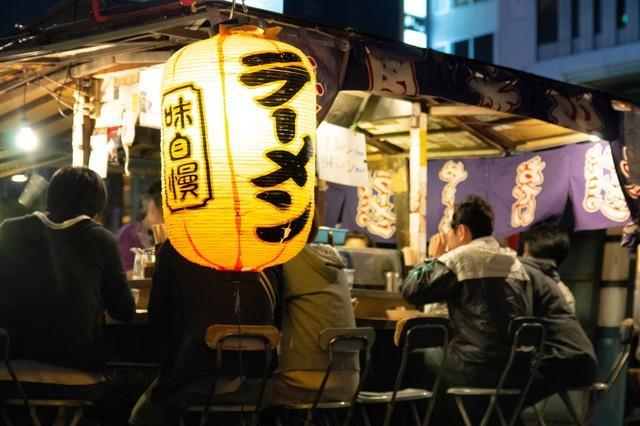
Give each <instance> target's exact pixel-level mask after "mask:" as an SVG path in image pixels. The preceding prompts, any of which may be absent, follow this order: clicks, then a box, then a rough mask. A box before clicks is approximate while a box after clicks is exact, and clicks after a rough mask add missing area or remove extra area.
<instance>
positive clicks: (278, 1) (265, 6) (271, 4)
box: [227, 0, 284, 13]
mask: <svg viewBox="0 0 640 426" xmlns="http://www.w3.org/2000/svg"><path fill="white" fill-rule="evenodd" d="M227 1H229V2H231V1H232V0H227ZM239 4H240V2H238V3H237V4H236V6H237V5H239ZM245 4H246V5H247V6H249V7H255V8H256V9H262V10H269V11H271V12H276V13H283V12H284V0H245Z"/></svg>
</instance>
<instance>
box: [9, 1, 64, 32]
mask: <svg viewBox="0 0 640 426" xmlns="http://www.w3.org/2000/svg"><path fill="white" fill-rule="evenodd" d="M58 1H59V0H29V1H20V0H4V1H3V5H2V13H0V35H6V34H7V33H9V32H11V30H12V29H13V25H14V24H15V23H16V22H20V23H28V22H29V21H31V20H33V19H34V18H37V17H38V16H41V15H44V13H45V12H46V10H47V8H49V7H51V6H52V5H54V4H56V3H57V2H58Z"/></svg>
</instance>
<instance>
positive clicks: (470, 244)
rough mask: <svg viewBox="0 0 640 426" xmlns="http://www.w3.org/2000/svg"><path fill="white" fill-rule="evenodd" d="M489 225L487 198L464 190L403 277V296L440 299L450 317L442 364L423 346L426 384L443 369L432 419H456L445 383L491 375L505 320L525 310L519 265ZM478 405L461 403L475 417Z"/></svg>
mask: <svg viewBox="0 0 640 426" xmlns="http://www.w3.org/2000/svg"><path fill="white" fill-rule="evenodd" d="M492 232H493V211H492V209H491V207H490V206H489V204H488V203H487V202H486V201H485V200H484V199H482V198H481V197H478V196H470V197H466V198H464V199H463V200H461V202H460V203H458V204H456V206H455V209H454V213H453V218H452V220H451V229H450V231H449V232H447V234H446V235H445V234H442V233H440V234H437V235H435V236H433V237H432V238H431V240H430V243H429V250H428V254H429V258H428V259H427V260H425V261H424V262H423V263H422V264H421V265H419V266H417V267H416V268H415V269H414V270H413V271H411V273H410V274H409V276H408V277H407V279H406V280H405V282H404V286H403V289H402V293H403V296H404V297H405V299H407V301H409V302H410V303H412V304H414V305H423V304H426V303H434V302H446V303H447V305H448V308H449V316H450V319H451V322H452V325H453V335H452V338H451V341H450V344H449V350H448V354H447V359H446V360H445V361H444V365H442V366H441V367H440V366H438V365H437V362H434V359H433V357H432V355H433V354H432V353H430V352H426V353H425V359H424V363H425V366H426V371H425V373H424V375H425V376H426V377H425V381H424V384H426V385H427V386H429V385H430V383H432V382H433V379H434V378H435V375H436V374H437V369H438V368H443V369H444V371H443V384H442V386H441V388H440V389H442V395H438V396H437V398H438V399H437V402H436V409H435V412H434V417H435V418H436V419H438V420H435V419H434V422H435V424H445V423H444V422H446V424H451V422H452V421H455V420H454V419H458V420H459V421H460V420H461V419H460V415H459V414H458V413H457V410H456V409H455V405H454V404H453V401H451V400H450V399H449V398H448V397H447V396H446V395H445V392H446V389H447V388H449V387H452V386H489V387H490V386H494V385H495V384H496V383H497V380H498V378H499V375H500V373H501V372H502V370H503V369H504V365H505V363H506V359H507V357H508V355H509V351H510V347H509V337H508V327H509V323H510V321H511V320H513V319H514V318H516V317H519V316H524V315H527V314H528V313H529V304H528V302H527V295H526V287H527V283H528V277H527V274H526V272H525V270H524V267H523V266H522V264H521V263H520V261H519V260H518V258H517V256H516V253H515V252H514V251H513V250H511V249H509V248H502V247H500V245H499V243H498V241H497V240H496V239H495V238H493V237H492V236H491V234H492ZM445 251H446V253H445ZM445 398H446V399H445ZM443 403H444V407H443V406H442V404H443ZM483 407H484V405H482V404H481V403H480V404H467V408H468V411H469V414H470V416H471V418H472V422H473V423H474V424H475V423H476V421H479V420H478V419H479V417H480V416H481V412H482V408H483ZM474 420H475V421H474Z"/></svg>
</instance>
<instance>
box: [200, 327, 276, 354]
mask: <svg viewBox="0 0 640 426" xmlns="http://www.w3.org/2000/svg"><path fill="white" fill-rule="evenodd" d="M204 340H205V343H206V344H207V346H208V347H209V348H211V349H214V350H218V349H220V350H223V351H264V350H267V349H268V348H275V347H276V346H278V343H279V342H280V331H278V329H277V328H275V327H274V326H272V325H230V324H213V325H211V326H209V327H208V328H207V331H206V334H205V338H204Z"/></svg>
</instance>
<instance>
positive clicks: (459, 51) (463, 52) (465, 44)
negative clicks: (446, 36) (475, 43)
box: [453, 40, 469, 58]
mask: <svg viewBox="0 0 640 426" xmlns="http://www.w3.org/2000/svg"><path fill="white" fill-rule="evenodd" d="M453 54H454V55H458V56H464V57H466V58H468V57H469V40H460V41H457V42H455V43H453Z"/></svg>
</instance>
